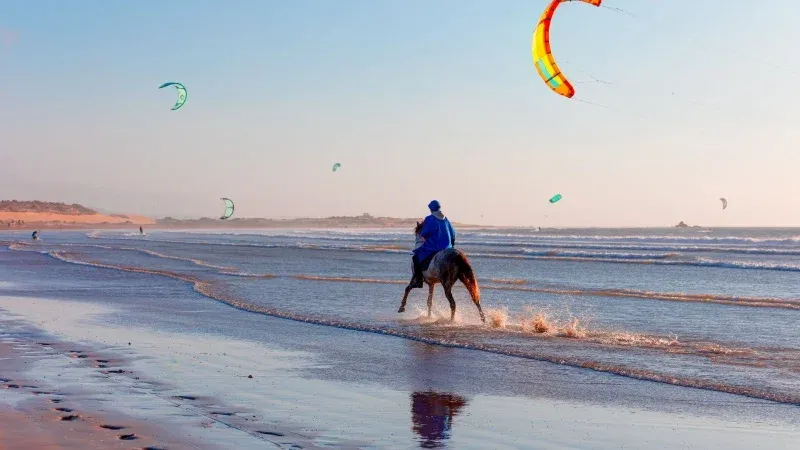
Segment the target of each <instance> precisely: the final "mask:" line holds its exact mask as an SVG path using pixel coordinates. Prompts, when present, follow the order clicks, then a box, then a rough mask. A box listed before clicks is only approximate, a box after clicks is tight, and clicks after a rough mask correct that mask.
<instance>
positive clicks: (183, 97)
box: [158, 81, 187, 111]
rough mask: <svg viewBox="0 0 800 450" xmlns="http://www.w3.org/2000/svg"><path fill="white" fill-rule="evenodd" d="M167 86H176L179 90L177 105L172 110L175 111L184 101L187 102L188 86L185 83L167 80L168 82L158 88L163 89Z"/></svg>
mask: <svg viewBox="0 0 800 450" xmlns="http://www.w3.org/2000/svg"><path fill="white" fill-rule="evenodd" d="M167 86H175V89H177V90H178V101H177V102H175V106H173V107H172V110H173V111H175V110H176V109H178V108H180V107H181V106H183V104H184V103H186V96H187V94H186V87H185V86H184V85H182V84H181V83H176V82H174V81H169V82H166V83H164V84H162V85H161V86H159V87H158V88H159V89H161V88H165V87H167Z"/></svg>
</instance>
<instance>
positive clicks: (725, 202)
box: [719, 198, 728, 209]
mask: <svg viewBox="0 0 800 450" xmlns="http://www.w3.org/2000/svg"><path fill="white" fill-rule="evenodd" d="M719 201H721V202H722V209H725V208H727V207H728V200H726V199H724V198H720V199H719Z"/></svg>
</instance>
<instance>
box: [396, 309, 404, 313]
mask: <svg viewBox="0 0 800 450" xmlns="http://www.w3.org/2000/svg"><path fill="white" fill-rule="evenodd" d="M397 312H398V313H404V312H406V309H405V308H400V309H398V310H397Z"/></svg>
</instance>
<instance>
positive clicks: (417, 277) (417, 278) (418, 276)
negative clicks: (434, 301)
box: [411, 255, 423, 288]
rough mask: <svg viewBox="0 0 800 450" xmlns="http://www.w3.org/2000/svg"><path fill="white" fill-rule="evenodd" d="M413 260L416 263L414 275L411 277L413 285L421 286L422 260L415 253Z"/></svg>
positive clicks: (415, 286)
mask: <svg viewBox="0 0 800 450" xmlns="http://www.w3.org/2000/svg"><path fill="white" fill-rule="evenodd" d="M411 261H412V262H413V263H414V277H413V278H412V279H411V280H412V285H411V287H414V288H421V287H422V286H423V278H422V261H420V260H419V258H418V257H417V255H414V256H413V257H412V258H411Z"/></svg>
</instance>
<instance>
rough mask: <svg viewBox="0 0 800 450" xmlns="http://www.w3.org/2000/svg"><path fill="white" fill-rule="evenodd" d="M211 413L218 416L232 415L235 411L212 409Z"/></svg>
mask: <svg viewBox="0 0 800 450" xmlns="http://www.w3.org/2000/svg"><path fill="white" fill-rule="evenodd" d="M211 414H213V415H216V416H232V415H234V414H235V413H230V412H225V411H212V412H211Z"/></svg>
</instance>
